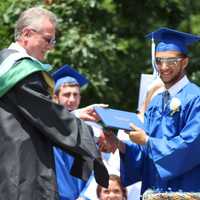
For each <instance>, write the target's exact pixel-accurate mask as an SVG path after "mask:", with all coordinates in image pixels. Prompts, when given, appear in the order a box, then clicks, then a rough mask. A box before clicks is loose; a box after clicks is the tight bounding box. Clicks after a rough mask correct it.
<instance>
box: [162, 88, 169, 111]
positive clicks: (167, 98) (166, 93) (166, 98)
mask: <svg viewBox="0 0 200 200" xmlns="http://www.w3.org/2000/svg"><path fill="white" fill-rule="evenodd" d="M169 99H170V94H169V92H168V91H167V90H166V91H164V92H163V108H164V109H165V107H166V105H167V104H168V102H169Z"/></svg>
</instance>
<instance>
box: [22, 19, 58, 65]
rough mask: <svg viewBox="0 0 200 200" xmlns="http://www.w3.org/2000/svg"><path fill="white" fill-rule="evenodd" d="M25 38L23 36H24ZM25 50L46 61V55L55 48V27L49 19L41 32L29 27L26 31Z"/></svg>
mask: <svg viewBox="0 0 200 200" xmlns="http://www.w3.org/2000/svg"><path fill="white" fill-rule="evenodd" d="M22 36H23V35H22ZM24 36H25V37H22V38H25V39H23V40H24V44H23V45H24V48H25V49H26V51H27V53H28V54H29V55H30V56H32V57H34V58H36V59H38V60H41V61H42V60H44V56H45V53H46V52H47V51H48V50H50V49H52V48H53V47H54V42H55V27H54V25H53V24H52V23H51V21H49V19H48V18H44V19H43V21H42V29H41V30H40V31H37V30H35V29H34V28H31V27H27V28H25V31H24Z"/></svg>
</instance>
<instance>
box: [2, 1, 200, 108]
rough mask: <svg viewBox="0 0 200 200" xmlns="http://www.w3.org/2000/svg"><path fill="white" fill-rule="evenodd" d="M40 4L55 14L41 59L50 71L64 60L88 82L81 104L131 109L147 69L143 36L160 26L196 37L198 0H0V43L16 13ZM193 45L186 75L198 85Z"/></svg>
mask: <svg viewBox="0 0 200 200" xmlns="http://www.w3.org/2000/svg"><path fill="white" fill-rule="evenodd" d="M35 5H39V6H43V7H45V8H47V9H49V10H51V11H53V12H54V13H55V14H56V15H57V16H58V18H59V30H58V33H57V44H56V46H55V49H54V50H53V51H51V52H49V53H48V54H47V58H46V63H50V64H51V65H52V66H53V67H54V70H55V69H56V68H58V67H60V66H62V65H64V64H69V65H71V66H72V67H74V68H75V69H77V70H78V71H80V72H81V73H83V74H84V75H85V76H86V77H87V78H88V79H89V80H90V84H89V85H88V86H87V87H86V88H84V89H83V90H84V91H82V105H89V104H92V103H108V104H109V105H110V106H111V107H113V108H118V109H124V110H129V111H135V110H136V109H137V101H138V92H139V81H140V75H141V73H151V72H152V68H151V58H150V55H151V53H150V48H151V47H150V45H151V44H150V41H147V40H146V39H145V35H146V34H147V33H149V32H151V31H154V30H156V29H157V28H159V27H161V26H165V27H169V28H174V29H178V30H181V31H185V32H191V33H194V34H199V35H200V14H199V10H200V1H198V0H168V1H165V0H154V1H152V0H140V1H136V0H121V1H120V0H43V1H42V0H40V1H38V0H37V1H36V0H6V1H1V3H0V18H1V20H0V38H1V40H0V47H1V48H5V47H7V46H8V45H9V44H10V42H11V41H13V40H14V38H13V36H14V26H15V22H16V20H17V18H18V16H19V14H20V12H21V11H22V10H24V9H26V8H28V7H31V6H35ZM199 47H200V44H199V43H198V44H196V45H193V46H192V47H191V48H190V49H191V51H190V54H189V56H190V57H191V60H190V65H189V67H188V75H189V77H190V78H191V79H192V80H193V81H195V82H196V83H200V70H199V61H200V56H199V51H198V50H199Z"/></svg>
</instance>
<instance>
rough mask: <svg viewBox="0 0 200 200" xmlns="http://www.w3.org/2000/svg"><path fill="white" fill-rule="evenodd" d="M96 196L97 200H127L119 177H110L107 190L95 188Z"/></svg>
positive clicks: (99, 187) (125, 191) (100, 187)
mask: <svg viewBox="0 0 200 200" xmlns="http://www.w3.org/2000/svg"><path fill="white" fill-rule="evenodd" d="M97 196H98V198H99V200H108V199H109V200H127V190H126V188H124V187H123V186H122V184H121V180H120V177H119V176H117V175H110V178H109V186H108V188H104V187H102V186H100V185H98V186H97Z"/></svg>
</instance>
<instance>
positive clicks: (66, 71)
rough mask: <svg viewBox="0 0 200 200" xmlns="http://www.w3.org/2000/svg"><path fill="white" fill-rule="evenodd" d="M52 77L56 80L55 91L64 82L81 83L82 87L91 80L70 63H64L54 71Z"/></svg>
mask: <svg viewBox="0 0 200 200" xmlns="http://www.w3.org/2000/svg"><path fill="white" fill-rule="evenodd" d="M52 77H53V79H54V81H55V88H54V92H56V91H57V90H58V89H59V88H60V86H61V85H62V84H64V83H67V84H73V85H79V86H80V87H82V86H84V85H86V84H87V83H88V82H89V80H88V79H87V78H86V77H84V76H83V75H81V74H80V73H78V72H77V71H76V70H75V69H73V68H71V67H70V66H69V65H64V66H62V67H61V68H59V69H58V70H56V71H55V72H53V73H52Z"/></svg>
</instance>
